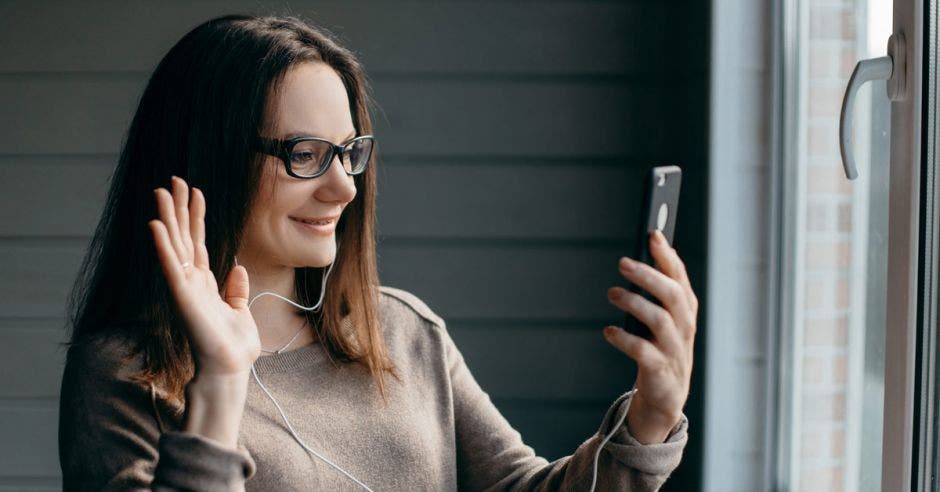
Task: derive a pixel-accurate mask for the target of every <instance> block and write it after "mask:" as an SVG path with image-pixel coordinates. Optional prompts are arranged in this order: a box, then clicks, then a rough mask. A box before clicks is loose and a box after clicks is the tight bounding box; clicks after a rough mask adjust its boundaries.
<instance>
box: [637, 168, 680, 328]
mask: <svg viewBox="0 0 940 492" xmlns="http://www.w3.org/2000/svg"><path fill="white" fill-rule="evenodd" d="M681 184H682V169H680V168H679V166H656V167H654V168H652V169H650V170H649V173H648V174H647V177H646V182H645V183H644V185H643V205H642V207H641V208H640V221H639V225H638V227H637V234H636V248H635V250H634V254H633V257H632V258H633V259H634V260H637V261H642V262H643V263H646V264H648V265H652V266H654V267H655V260H653V257H652V255H651V254H650V250H649V245H650V243H649V241H650V233H651V232H653V231H655V230H656V229H659V230H661V231H663V235H664V236H665V237H666V241H667V242H668V243H669V244H670V245H671V244H672V238H673V236H674V234H675V230H676V212H677V211H678V210H679V186H680V185H681ZM629 290H630V292H636V293H638V294H640V295H642V296H643V297H645V298H647V299H649V300H650V301H652V302H654V303H656V304H660V303H659V301H658V300H657V299H656V298H655V297H653V296H652V295H651V294H649V293H648V292H646V291H644V290H643V289H641V288H639V287H637V286H636V285H633V284H630V286H629ZM623 327H624V329H625V330H627V331H628V332H630V333H632V334H634V335H638V336H641V337H643V338H645V339H647V340H652V339H653V332H651V331H650V329H649V328H648V327H647V326H646V325H644V324H643V323H641V322H640V321H638V320H637V319H636V318H634V317H633V315H632V314H630V313H627V314H626V316H625V319H624V325H623Z"/></svg>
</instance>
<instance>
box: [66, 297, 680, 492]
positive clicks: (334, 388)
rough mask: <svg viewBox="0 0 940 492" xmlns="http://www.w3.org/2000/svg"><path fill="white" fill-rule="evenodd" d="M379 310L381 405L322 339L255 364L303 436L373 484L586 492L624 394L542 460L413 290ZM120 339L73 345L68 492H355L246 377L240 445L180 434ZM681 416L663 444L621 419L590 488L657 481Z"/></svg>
mask: <svg viewBox="0 0 940 492" xmlns="http://www.w3.org/2000/svg"><path fill="white" fill-rule="evenodd" d="M379 310H380V316H381V319H382V322H383V326H384V327H385V332H384V336H385V341H386V344H387V347H388V351H389V355H390V356H391V357H392V358H393V361H394V362H395V363H396V364H397V366H398V369H399V371H400V374H401V376H402V382H398V381H397V380H396V379H394V378H389V390H390V393H389V396H390V398H389V403H390V404H389V406H388V407H387V408H386V407H383V406H382V403H381V397H379V396H378V394H377V391H376V390H375V389H374V385H373V383H372V380H371V378H370V376H369V374H368V372H367V371H366V370H364V369H363V368H362V367H361V366H358V365H356V364H340V363H334V362H333V361H331V360H330V358H329V357H328V355H327V354H326V352H325V351H324V350H323V349H322V347H321V346H320V345H319V344H317V343H314V344H311V345H307V346H305V347H301V348H299V349H296V350H293V351H288V352H284V353H281V354H277V355H271V356H263V357H261V358H259V359H258V360H257V361H256V362H255V368H256V370H257V373H258V376H259V377H260V379H261V381H262V383H263V384H264V385H265V386H266V387H267V388H268V390H269V391H271V393H272V394H273V395H274V397H275V398H276V399H277V401H278V403H280V405H281V407H282V408H283V409H284V412H285V413H286V414H287V417H288V419H289V420H290V422H291V424H292V425H293V426H294V429H295V430H296V431H297V432H298V433H299V435H300V436H301V438H302V439H303V440H304V441H305V442H306V443H307V444H308V445H309V446H310V447H311V448H313V449H314V450H316V451H317V452H319V453H320V454H322V455H324V456H326V457H327V458H328V459H330V460H331V461H333V462H334V463H336V464H337V465H339V466H341V467H342V468H343V469H345V470H346V471H347V472H349V473H350V474H352V475H353V476H355V477H356V478H358V479H359V480H361V481H362V482H364V483H365V484H366V485H368V486H369V487H370V488H371V489H372V490H375V491H383V490H409V491H411V490H435V491H438V490H440V491H448V490H458V489H459V490H582V491H587V490H588V489H589V488H590V483H591V472H592V465H593V459H594V451H595V450H596V449H597V445H598V444H600V441H601V440H602V439H603V437H604V436H605V435H606V433H607V432H609V431H610V430H611V429H610V427H611V426H612V425H613V424H614V423H615V422H616V421H617V419H618V417H620V416H621V415H622V412H626V411H627V407H628V405H629V401H630V397H631V396H632V393H631V392H627V393H625V394H623V395H621V396H620V397H619V398H617V400H616V401H614V402H613V404H612V405H611V406H610V408H609V409H608V411H607V412H606V414H605V415H598V419H599V420H600V426H599V429H598V432H597V433H595V434H594V435H592V436H586V437H587V440H585V441H584V442H583V443H582V444H581V445H580V446H578V448H577V449H575V450H573V451H574V452H573V453H572V455H570V456H566V457H564V458H560V459H558V460H555V461H553V462H551V463H549V462H548V461H547V460H545V459H544V458H542V457H539V456H537V455H536V454H535V452H534V451H533V450H532V448H530V447H529V446H527V445H525V444H524V443H523V442H522V439H521V437H520V435H519V433H518V432H516V431H515V430H514V429H513V428H512V427H511V426H510V425H509V423H508V422H507V421H506V419H505V418H504V417H503V416H502V415H501V414H500V413H499V411H498V410H497V409H496V407H495V406H493V403H492V402H491V401H490V398H489V396H488V395H487V393H485V392H484V391H483V390H482V389H481V388H480V386H479V385H478V384H477V382H476V380H475V379H474V378H473V376H472V375H471V373H470V371H469V370H468V369H467V366H466V365H465V364H464V359H463V357H462V356H461V354H460V351H459V350H458V349H457V347H456V346H455V345H454V342H453V341H452V339H451V337H450V336H449V334H448V332H447V329H446V327H445V324H444V321H443V320H442V319H441V318H440V317H439V316H437V315H436V314H435V313H434V312H432V311H431V310H430V309H429V308H428V306H427V305H425V304H424V303H423V302H422V301H421V300H420V299H418V298H417V297H415V296H414V295H412V294H411V293H409V292H406V291H403V290H400V289H395V288H391V287H382V288H381V299H380V306H379ZM127 347H128V344H127V343H122V342H121V341H120V340H119V339H118V338H117V337H114V336H112V337H110V338H108V339H101V340H97V341H92V342H90V343H88V344H84V345H79V346H76V347H74V348H73V349H71V350H70V351H69V354H68V358H67V363H66V367H65V374H64V376H63V380H62V394H61V400H60V414H59V418H60V420H59V457H60V461H61V466H62V479H63V484H64V489H65V490H101V489H102V488H104V489H108V490H128V489H132V490H151V489H152V490H179V489H184V490H185V489H193V490H241V489H242V488H244V489H247V490H263V491H286V490H350V491H353V490H362V489H361V488H359V486H358V485H356V483H355V482H353V481H352V480H350V479H349V478H347V477H346V476H344V475H342V474H341V473H340V472H339V471H337V470H335V469H334V468H332V467H330V466H329V465H327V464H326V463H324V462H323V461H321V460H320V459H318V458H316V457H314V456H313V455H311V454H309V453H307V451H305V450H304V449H303V448H302V447H301V446H300V445H299V444H298V443H297V442H296V441H295V440H294V439H293V437H292V436H291V435H290V434H289V433H288V431H287V428H286V426H285V424H284V422H283V420H282V419H281V416H280V414H278V412H277V410H276V408H275V407H274V404H273V403H272V402H271V400H269V399H268V397H267V396H265V395H264V393H263V392H262V390H261V388H260V387H259V386H258V384H257V383H256V382H255V380H254V379H253V378H250V379H249V383H248V384H249V388H248V398H247V402H246V407H245V412H244V416H243V418H242V422H241V427H240V434H239V440H238V446H239V449H238V451H233V450H229V449H227V448H224V447H222V446H221V445H219V444H217V443H216V442H215V441H212V440H211V439H208V438H205V437H202V436H200V435H196V434H192V433H187V432H184V431H182V430H180V429H181V428H182V422H183V410H184V409H183V408H182V407H174V406H172V405H169V404H168V403H167V400H166V399H165V398H164V397H163V395H162V393H161V392H160V390H159V389H154V388H152V387H147V386H143V385H140V384H137V383H134V382H131V381H130V379H129V375H130V374H132V373H133V372H134V371H135V370H136V369H137V368H138V367H139V362H137V363H135V364H130V365H124V366H122V365H121V364H119V362H118V361H119V360H120V356H121V355H122V354H123V353H125V351H126V350H127ZM687 428H688V420H687V419H686V417H685V416H684V415H683V416H682V419H681V421H680V422H679V424H678V425H677V426H676V427H675V428H674V429H673V430H672V432H671V433H670V435H669V437H668V438H667V439H666V442H665V443H661V444H649V445H642V444H640V443H639V442H638V441H636V440H635V439H633V437H631V436H630V435H629V433H628V432H627V430H626V425H622V426H621V427H620V428H619V429H616V430H615V432H616V433H615V434H614V436H613V437H612V439H611V440H610V441H609V442H608V443H607V444H606V445H605V447H604V450H603V451H602V452H601V454H600V459H599V465H598V478H597V490H599V491H601V490H627V491H639V490H656V489H658V488H659V487H660V485H662V483H663V482H664V481H665V480H666V478H667V477H668V476H669V474H670V473H671V472H672V470H673V469H675V467H676V466H677V465H678V464H679V461H680V459H681V457H682V451H683V448H684V447H685V443H686V440H687Z"/></svg>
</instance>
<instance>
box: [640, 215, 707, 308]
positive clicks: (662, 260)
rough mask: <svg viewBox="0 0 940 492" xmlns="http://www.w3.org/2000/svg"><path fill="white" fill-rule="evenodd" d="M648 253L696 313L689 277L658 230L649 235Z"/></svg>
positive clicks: (695, 299) (674, 252) (680, 260)
mask: <svg viewBox="0 0 940 492" xmlns="http://www.w3.org/2000/svg"><path fill="white" fill-rule="evenodd" d="M650 252H651V253H652V255H653V259H654V260H656V266H657V268H659V269H660V271H662V272H663V273H665V274H666V275H667V276H669V277H670V278H672V279H674V280H675V281H677V282H679V285H681V286H682V287H683V288H684V289H685V292H686V297H687V299H688V304H689V306H690V307H691V308H692V311H693V312H696V313H697V312H698V298H697V297H696V296H695V292H694V291H693V290H692V284H691V283H690V282H689V275H688V272H687V271H686V268H685V263H684V262H683V261H682V258H679V254H678V253H676V250H675V248H673V247H672V246H670V245H669V243H668V242H666V237H665V236H664V235H663V233H662V231H660V230H659V229H657V230H655V231H654V232H653V234H651V235H650Z"/></svg>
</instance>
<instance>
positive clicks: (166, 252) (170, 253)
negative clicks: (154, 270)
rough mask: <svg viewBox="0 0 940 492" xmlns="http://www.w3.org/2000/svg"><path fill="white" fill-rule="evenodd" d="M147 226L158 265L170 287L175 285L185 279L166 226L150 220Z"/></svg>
mask: <svg viewBox="0 0 940 492" xmlns="http://www.w3.org/2000/svg"><path fill="white" fill-rule="evenodd" d="M147 225H148V226H150V232H152V233H153V242H154V246H155V247H156V250H157V258H159V259H160V265H161V267H162V268H163V274H164V275H165V276H166V278H167V282H168V283H169V284H170V286H173V285H176V284H177V283H178V282H179V281H180V280H181V279H183V278H185V273H183V267H182V266H180V260H179V256H177V254H176V250H175V248H174V247H173V244H172V241H171V240H170V235H169V234H168V233H167V230H166V226H165V225H163V222H160V221H159V220H151V221H150V222H148V223H147Z"/></svg>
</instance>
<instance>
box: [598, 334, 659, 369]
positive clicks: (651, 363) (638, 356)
mask: <svg viewBox="0 0 940 492" xmlns="http://www.w3.org/2000/svg"><path fill="white" fill-rule="evenodd" d="M604 338H605V339H607V342H608V343H610V344H611V345H613V346H614V347H616V348H617V350H620V351H621V352H623V353H625V354H627V355H628V356H630V358H631V359H633V360H634V361H636V363H637V365H638V366H640V367H646V368H653V367H655V366H657V365H661V364H662V363H663V357H664V356H663V354H662V352H660V351H659V349H657V348H656V346H655V345H653V344H652V342H650V341H649V340H646V339H644V338H643V337H638V336H636V335H634V334H632V333H628V332H627V331H625V330H624V329H623V328H619V327H616V326H608V327H606V328H604Z"/></svg>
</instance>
